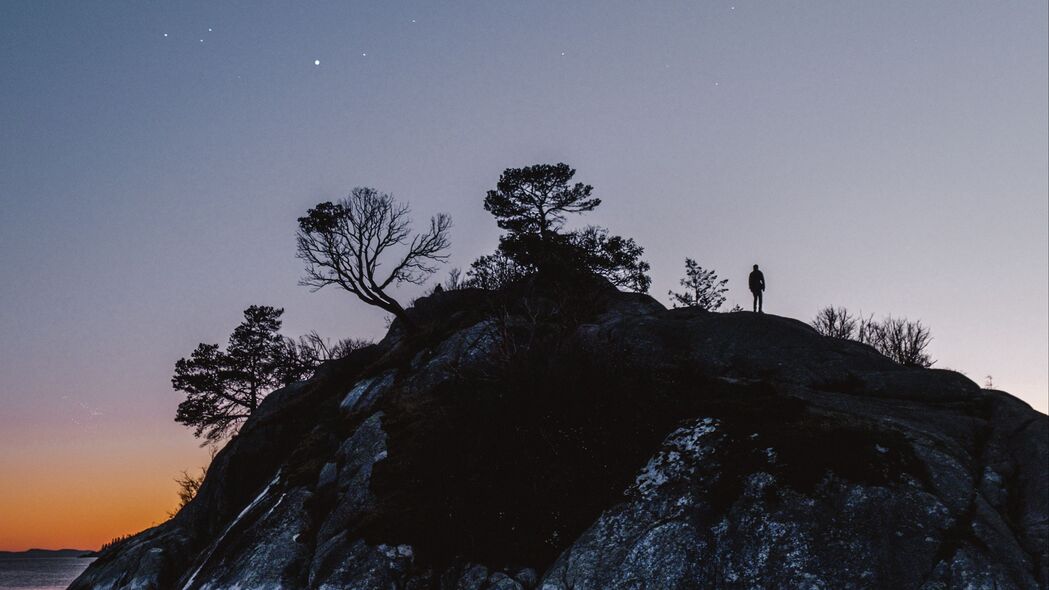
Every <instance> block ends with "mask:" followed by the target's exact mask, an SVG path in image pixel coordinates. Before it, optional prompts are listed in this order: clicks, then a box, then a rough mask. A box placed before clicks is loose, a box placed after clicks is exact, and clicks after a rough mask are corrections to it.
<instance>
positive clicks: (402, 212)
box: [297, 187, 452, 325]
mask: <svg viewBox="0 0 1049 590" xmlns="http://www.w3.org/2000/svg"><path fill="white" fill-rule="evenodd" d="M409 213H410V210H409V208H408V205H406V204H400V203H397V201H395V200H394V198H393V197H392V196H390V195H389V194H386V193H379V192H378V191H376V190H375V189H373V188H364V187H358V188H355V189H353V191H352V192H351V193H350V196H349V197H347V198H345V199H342V200H340V201H339V202H337V203H332V202H330V201H329V202H325V203H320V204H318V205H317V206H316V207H314V208H312V209H310V210H309V211H308V212H307V214H306V216H305V217H300V218H299V220H298V221H299V231H298V235H297V242H298V257H299V258H301V259H302V260H304V261H305V262H306V274H305V276H304V277H303V278H302V280H301V281H300V284H302V285H305V286H308V287H311V288H313V290H317V289H320V288H321V287H325V286H327V285H337V286H339V287H341V288H342V289H345V290H346V291H349V292H350V293H353V294H354V295H356V296H357V297H359V298H360V299H361V301H364V302H365V303H367V304H369V305H374V306H376V307H379V308H380V309H383V310H385V311H387V312H390V313H392V314H394V315H395V316H396V317H397V318H399V319H400V320H401V321H402V322H404V323H405V324H406V325H410V322H409V321H408V319H407V316H406V315H405V313H404V308H403V307H402V306H401V304H400V303H398V302H397V300H396V299H394V298H393V297H391V296H390V295H389V294H388V293H387V289H389V288H390V287H391V286H396V285H398V284H401V283H412V284H416V285H418V284H422V283H423V281H425V280H426V277H428V276H429V275H430V274H432V273H433V272H435V271H436V270H437V264H438V263H441V262H444V261H445V260H446V259H447V258H448V255H447V254H446V253H445V251H446V250H447V249H448V245H449V242H448V231H449V230H450V229H451V226H452V220H451V217H449V216H448V215H446V214H444V213H441V214H438V215H436V216H435V217H432V218H431V219H430V228H429V229H428V230H427V231H425V232H422V233H416V234H414V235H413V233H412V231H411V221H410V219H409ZM398 247H403V248H404V251H403V252H402V253H401V254H400V255H398V256H394V257H393V258H390V259H387V260H386V261H385V262H382V259H383V258H384V257H385V256H392V255H393V252H392V249H396V248H398ZM383 264H386V267H385V268H386V269H388V270H384V271H383V274H381V275H380V274H379V273H380V267H381V266H382V265H383Z"/></svg>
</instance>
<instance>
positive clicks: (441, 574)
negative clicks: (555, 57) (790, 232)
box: [71, 276, 1049, 590]
mask: <svg viewBox="0 0 1049 590" xmlns="http://www.w3.org/2000/svg"><path fill="white" fill-rule="evenodd" d="M408 313H409V314H410V316H411V318H412V320H413V322H414V323H417V324H418V326H419V329H418V330H416V331H414V332H413V333H411V334H408V333H405V332H403V331H402V330H401V329H400V326H399V323H398V322H395V323H394V325H393V326H392V328H391V330H390V333H389V334H388V335H387V337H386V338H385V339H384V340H383V341H382V342H380V343H379V344H376V345H374V346H371V347H368V348H364V349H361V350H357V351H355V352H353V353H352V354H350V355H349V356H347V357H346V358H344V359H341V360H339V361H332V362H329V363H327V364H326V365H324V366H323V367H322V368H321V370H320V371H318V373H317V375H316V376H315V377H314V378H312V379H310V380H309V381H306V382H301V383H298V384H295V385H293V386H291V387H287V388H284V389H282V390H279V391H277V392H275V393H273V394H271V395H270V396H269V397H268V398H266V400H265V402H264V403H263V404H262V406H261V407H260V408H259V410H258V411H257V412H256V413H255V414H254V415H253V416H252V417H251V418H250V419H249V421H248V422H247V423H246V424H245V426H244V428H243V429H242V430H241V432H240V434H239V435H238V436H236V437H235V438H234V439H233V440H232V441H231V442H230V443H229V444H228V445H227V446H226V448H225V449H223V450H222V452H220V453H219V454H218V455H217V456H216V458H215V460H214V462H213V464H212V466H211V468H210V469H209V471H208V475H207V478H206V480H205V481H204V484H203V486H202V487H201V488H200V491H199V494H198V496H197V497H196V499H194V500H193V501H192V502H191V503H190V504H189V505H188V506H186V508H184V509H183V510H182V511H181V512H180V513H179V514H178V515H176V516H175V517H174V518H173V519H172V520H171V521H169V522H167V523H164V524H162V525H160V526H157V527H154V528H152V529H150V530H147V531H145V532H143V533H141V534H139V535H137V536H135V537H132V538H131V539H129V540H127V541H125V542H122V543H120V544H119V545H117V546H115V547H113V548H111V549H109V550H106V551H104V552H103V553H102V555H101V556H100V557H99V559H97V560H96V561H95V562H94V563H93V564H91V566H90V567H89V568H88V569H87V571H85V572H84V574H83V575H82V576H81V577H80V578H79V579H78V580H77V581H76V582H75V583H74V584H73V585H72V586H71V588H74V589H80V588H230V587H240V588H259V587H282V588H376V589H378V588H383V589H386V588H406V589H407V588H412V589H423V588H433V589H460V588H461V589H476V590H483V589H489V588H490V589H500V590H503V589H533V588H543V589H546V590H553V589H568V588H572V589H576V590H581V589H605V588H660V589H669V588H707V587H724V588H754V587H759V588H802V587H804V588H897V589H906V588H915V589H919V588H920V589H924V590H930V589H933V588H992V587H993V588H1000V589H1004V588H1039V587H1044V585H1045V584H1046V582H1047V568H1049V554H1047V542H1049V473H1047V469H1049V467H1047V466H1049V419H1047V417H1046V416H1045V415H1042V414H1040V413H1037V412H1035V411H1034V410H1032V409H1031V408H1030V407H1029V406H1027V405H1026V404H1024V403H1023V402H1021V401H1020V400H1018V399H1016V398H1014V397H1012V396H1010V395H1009V394H1007V393H1003V392H1000V391H991V390H982V389H980V388H979V387H978V386H977V385H976V384H974V383H973V382H972V381H970V380H969V379H967V378H965V377H964V376H962V375H960V374H958V373H954V372H951V371H944V370H929V369H914V368H906V367H902V366H900V365H897V364H895V363H893V362H892V361H889V360H888V359H886V358H885V357H883V356H881V355H879V354H878V353H877V352H875V351H874V350H873V349H871V348H869V347H867V346H865V345H862V344H858V343H855V342H851V341H845V340H836V339H830V338H825V337H822V336H820V335H818V334H817V333H816V332H815V331H814V330H813V329H812V328H810V327H809V326H808V325H806V324H804V323H802V322H799V321H795V320H792V319H788V318H783V317H777V316H773V315H755V314H751V313H708V312H703V311H699V310H695V309H677V310H667V309H665V308H664V307H663V306H662V305H660V304H659V303H658V302H656V301H655V300H654V299H652V298H650V297H648V296H646V295H637V294H627V293H621V292H619V291H617V290H616V289H614V288H613V287H612V286H611V285H610V284H608V283H607V282H606V281H604V280H603V279H600V278H597V277H593V276H585V277H575V278H573V279H563V278H562V279H554V278H549V277H543V276H539V277H533V278H531V279H528V280H526V281H522V282H520V283H518V284H516V285H514V286H513V287H511V288H510V289H508V290H506V291H504V292H488V291H481V290H459V291H449V292H445V293H441V294H438V295H434V296H431V297H428V298H424V299H422V300H420V301H418V302H417V303H416V305H415V306H414V307H413V308H412V309H410V310H409V311H408Z"/></svg>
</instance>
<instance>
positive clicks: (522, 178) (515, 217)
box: [484, 163, 601, 237]
mask: <svg viewBox="0 0 1049 590" xmlns="http://www.w3.org/2000/svg"><path fill="white" fill-rule="evenodd" d="M573 176H575V170H574V169H573V168H571V167H569V166H568V164H564V163H560V164H536V165H534V166H525V167H524V168H507V169H506V170H504V171H503V173H502V175H501V176H500V177H499V183H498V184H497V185H496V190H490V191H488V194H487V196H486V197H485V199H484V208H485V210H486V211H488V212H490V213H491V214H492V215H494V216H495V218H496V220H497V223H498V224H499V227H501V228H503V229H505V230H508V231H509V232H510V233H511V234H514V235H522V234H537V235H539V236H544V237H545V236H546V235H548V234H550V233H555V232H557V231H558V230H559V229H560V228H561V226H562V225H564V221H565V214H567V213H584V212H586V211H592V210H593V209H594V208H595V207H597V206H598V205H600V204H601V199H598V198H596V197H592V196H590V193H591V192H592V191H593V190H594V187H592V186H590V185H588V184H583V183H581V182H577V183H575V184H569V183H570V182H571V180H572V177H573Z"/></svg>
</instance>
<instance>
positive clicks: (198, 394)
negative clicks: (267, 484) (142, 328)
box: [171, 305, 285, 443]
mask: <svg viewBox="0 0 1049 590" xmlns="http://www.w3.org/2000/svg"><path fill="white" fill-rule="evenodd" d="M283 313H284V310H283V309H279V308H274V307H269V306H266V305H252V306H251V307H249V308H248V309H246V310H244V321H243V322H242V323H241V324H240V325H239V326H237V327H236V328H235V329H234V330H233V333H232V334H231V335H230V338H229V345H228V346H227V347H226V350H220V349H219V345H217V344H204V343H201V344H199V345H198V346H197V349H196V350H194V351H193V353H192V354H191V355H190V356H189V358H182V359H179V360H178V362H176V363H175V375H174V376H173V377H172V378H171V385H172V387H174V388H175V389H176V390H178V391H184V392H186V399H185V400H184V401H183V402H182V403H180V404H179V406H178V411H177V413H176V415H175V421H176V422H179V423H182V424H185V425H186V426H190V427H192V428H194V433H193V434H194V436H197V437H201V436H203V437H204V438H205V440H206V442H207V443H213V442H217V441H219V440H221V439H223V438H225V437H226V436H228V435H230V434H232V433H233V432H235V431H236V429H237V428H238V427H239V425H240V424H241V423H242V422H243V421H244V420H245V419H246V418H247V417H248V416H250V415H251V413H252V412H254V411H255V410H256V409H257V408H258V406H259V402H261V401H262V399H263V398H264V397H265V396H266V394H268V393H269V392H270V391H271V390H273V389H274V388H276V387H277V386H279V385H281V380H280V375H281V371H282V366H283V364H284V362H285V359H284V356H283V351H284V341H283V338H282V337H281V336H280V334H278V333H277V332H278V330H280V326H281V320H280V316H281V314H283Z"/></svg>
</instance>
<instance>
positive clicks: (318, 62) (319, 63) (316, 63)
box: [313, 59, 321, 66]
mask: <svg viewBox="0 0 1049 590" xmlns="http://www.w3.org/2000/svg"><path fill="white" fill-rule="evenodd" d="M313 65H315V66H319V65H321V60H319V59H315V60H313Z"/></svg>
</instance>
